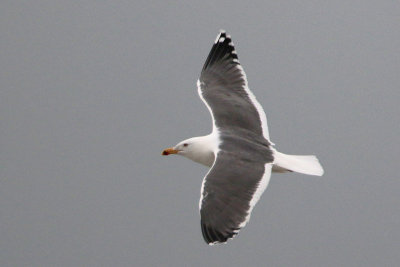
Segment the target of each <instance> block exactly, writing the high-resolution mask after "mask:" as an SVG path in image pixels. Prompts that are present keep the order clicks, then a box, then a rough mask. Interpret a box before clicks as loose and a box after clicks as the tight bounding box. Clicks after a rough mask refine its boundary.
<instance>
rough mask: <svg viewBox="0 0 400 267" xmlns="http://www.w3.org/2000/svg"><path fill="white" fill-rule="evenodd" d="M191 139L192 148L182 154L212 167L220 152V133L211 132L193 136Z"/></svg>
mask: <svg viewBox="0 0 400 267" xmlns="http://www.w3.org/2000/svg"><path fill="white" fill-rule="evenodd" d="M188 140H190V143H191V144H190V149H189V150H188V151H186V153H183V154H181V155H182V156H184V157H187V158H189V159H191V160H193V161H194V162H197V163H200V164H203V165H206V166H208V167H211V166H212V165H213V163H214V158H215V156H216V154H217V152H218V146H219V141H218V135H217V134H215V133H211V134H209V135H205V136H199V137H193V138H190V139H188Z"/></svg>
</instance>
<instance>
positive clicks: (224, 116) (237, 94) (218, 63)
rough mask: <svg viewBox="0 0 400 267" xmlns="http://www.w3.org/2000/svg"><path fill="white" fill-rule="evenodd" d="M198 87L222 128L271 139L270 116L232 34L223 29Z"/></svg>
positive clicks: (218, 126) (222, 129) (216, 125)
mask: <svg viewBox="0 0 400 267" xmlns="http://www.w3.org/2000/svg"><path fill="white" fill-rule="evenodd" d="M197 84H198V91H199V95H200V97H201V98H202V100H203V101H204V102H205V104H206V105H207V107H208V108H209V110H210V112H211V115H212V117H213V124H214V128H215V127H217V128H218V130H220V131H236V133H239V132H251V133H252V134H254V135H256V136H257V135H258V136H263V137H264V138H265V139H266V140H268V141H269V133H268V126H267V118H266V116H265V113H264V110H263V108H262V107H261V105H260V104H259V103H258V101H257V100H256V98H255V96H254V95H253V93H252V92H251V91H250V89H249V87H248V85H247V78H246V74H245V72H244V70H243V68H242V66H241V65H240V63H239V60H238V57H237V54H236V51H235V47H234V46H233V43H232V40H231V38H230V36H229V35H226V33H225V32H221V33H220V34H219V35H218V37H217V39H216V41H215V43H214V45H213V47H212V49H211V51H210V53H209V55H208V57H207V60H206V62H205V63H204V66H203V69H202V71H201V75H200V78H199V81H198V83H197Z"/></svg>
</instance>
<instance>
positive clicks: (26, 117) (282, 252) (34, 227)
mask: <svg viewBox="0 0 400 267" xmlns="http://www.w3.org/2000/svg"><path fill="white" fill-rule="evenodd" d="M399 14H400V4H399V2H398V1H370V0H363V1H344V0H343V1H329V3H327V1H308V0H306V1H251V2H246V1H192V2H190V1H182V2H180V3H167V1H160V2H152V1H107V2H106V1H79V2H78V1H42V0H38V1H2V3H1V4H0V235H1V240H0V265H1V266H38V267H39V266H96V267H97V266H185V265H186V266H206V265H212V266H384V265H385V266H390V265H391V266H395V265H397V264H398V262H399V261H400V254H399V244H400V231H399V229H400V194H399V191H400V177H399V171H398V168H399V163H400V162H399V155H400V145H399V143H400V142H399V136H400V126H399V125H400V107H399V104H398V103H399V100H400V74H399V70H400V34H399V29H400V20H399ZM220 29H225V30H227V32H228V33H229V34H231V35H232V38H233V41H234V43H235V45H236V49H237V52H238V55H239V59H240V62H241V63H242V65H243V67H244V69H245V71H246V73H247V76H248V79H249V86H250V88H251V90H252V91H253V92H254V94H255V95H256V96H257V99H258V100H259V102H260V103H261V104H262V105H263V107H264V110H265V111H266V114H267V117H268V124H269V129H270V136H271V139H272V141H273V142H274V143H275V144H276V147H277V149H279V150H280V151H282V152H284V153H290V154H315V155H317V156H318V158H319V159H320V161H321V163H322V165H323V166H324V168H325V175H324V176H323V177H313V176H306V175H301V174H296V173H293V174H281V175H279V174H273V175H272V178H271V182H270V184H269V186H268V188H267V190H266V191H265V193H264V195H263V196H262V198H261V199H260V201H259V203H258V204H257V206H256V207H255V209H254V211H253V215H252V218H251V221H250V223H249V224H248V225H247V226H246V227H245V228H244V229H243V230H242V231H241V232H240V234H239V235H238V236H237V237H236V238H235V239H234V240H231V241H230V242H229V243H228V244H227V245H222V246H213V247H209V246H207V245H206V244H205V243H204V241H203V238H202V235H201V229H200V216H199V212H198V201H199V197H200V186H201V182H202V179H203V177H204V175H205V174H206V172H207V168H206V167H203V166H201V165H198V164H196V163H193V162H191V161H189V160H187V159H184V158H181V157H173V156H171V157H162V156H161V155H160V153H161V150H162V149H164V148H165V147H169V146H172V145H175V144H176V143H177V142H179V141H181V140H182V139H185V138H188V137H192V136H198V135H204V134H208V133H209V132H210V130H211V118H210V115H209V113H208V111H207V109H206V107H205V106H204V104H203V103H202V102H201V100H200V99H199V97H198V95H197V89H196V86H195V83H196V80H197V78H198V75H199V73H200V70H201V67H202V65H203V63H204V60H205V59H206V57H207V55H208V52H209V50H210V48H211V45H212V43H213V41H214V39H215V37H216V35H217V34H218V32H219V30H220Z"/></svg>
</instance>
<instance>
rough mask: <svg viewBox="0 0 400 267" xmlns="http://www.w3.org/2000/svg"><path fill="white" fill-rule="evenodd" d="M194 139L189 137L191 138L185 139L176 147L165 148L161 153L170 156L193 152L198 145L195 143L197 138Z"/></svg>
mask: <svg viewBox="0 0 400 267" xmlns="http://www.w3.org/2000/svg"><path fill="white" fill-rule="evenodd" d="M193 139H194V138H189V139H186V140H183V141H182V142H179V143H178V144H177V145H176V146H174V147H170V148H166V149H164V150H163V152H162V153H161V154H162V155H163V156H168V155H170V154H178V155H182V156H185V155H187V154H188V153H191V152H193V149H195V148H194V147H195V146H196V145H195V140H193Z"/></svg>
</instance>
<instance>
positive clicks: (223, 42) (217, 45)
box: [203, 30, 239, 70]
mask: <svg viewBox="0 0 400 267" xmlns="http://www.w3.org/2000/svg"><path fill="white" fill-rule="evenodd" d="M221 61H223V62H226V63H230V64H239V59H238V56H237V53H236V51H235V46H234V45H233V42H232V39H231V36H230V35H228V34H226V32H225V31H224V30H221V31H220V33H219V34H218V35H217V38H216V39H215V42H214V45H213V47H212V48H211V51H210V53H209V54H208V57H207V59H206V62H205V63H204V66H203V70H205V69H207V68H209V67H211V66H213V65H214V64H216V63H218V62H221Z"/></svg>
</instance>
